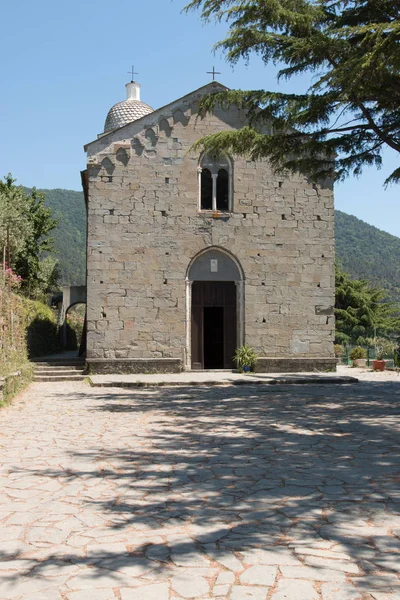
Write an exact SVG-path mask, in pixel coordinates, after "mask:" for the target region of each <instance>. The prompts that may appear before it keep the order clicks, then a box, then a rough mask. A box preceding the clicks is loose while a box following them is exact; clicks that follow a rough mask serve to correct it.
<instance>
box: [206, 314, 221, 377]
mask: <svg viewBox="0 0 400 600" xmlns="http://www.w3.org/2000/svg"><path fill="white" fill-rule="evenodd" d="M203 310H204V313H203V322H204V331H203V344H204V368H205V369H223V368H224V308H223V306H205V307H204V309H203Z"/></svg>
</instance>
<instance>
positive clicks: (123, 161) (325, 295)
mask: <svg viewBox="0 0 400 600" xmlns="http://www.w3.org/2000/svg"><path fill="white" fill-rule="evenodd" d="M126 87H127V93H128V98H127V99H126V100H125V101H123V102H120V103H118V104H116V105H115V106H113V107H112V108H111V110H110V111H109V113H108V115H107V119H106V123H105V130H104V133H103V134H101V135H100V136H99V137H98V139H97V140H95V141H93V142H91V143H90V144H88V145H87V146H86V148H85V149H86V150H87V155H88V159H87V171H85V172H84V173H83V181H84V188H85V195H86V199H87V205H88V258H87V261H88V262H87V309H88V312H87V327H88V333H87V362H88V364H89V367H90V370H91V372H112V371H115V372H151V371H158V372H167V371H172V372H176V371H179V370H181V369H227V368H232V367H233V361H232V356H233V354H234V351H235V348H236V347H238V346H241V345H242V344H244V343H246V344H248V345H250V346H251V347H252V348H254V350H255V351H256V353H257V354H258V356H259V361H258V366H257V368H258V370H260V371H297V370H313V369H322V370H324V369H330V368H334V366H335V359H334V357H333V339H334V316H333V305H334V229H333V219H334V216H333V192H332V186H331V183H329V184H327V185H326V186H324V187H317V186H315V185H313V184H312V183H310V182H308V181H307V180H306V179H305V178H304V177H303V176H300V175H296V176H289V175H288V176H287V177H282V178H278V177H277V176H276V175H275V174H274V173H273V171H272V169H271V168H270V166H269V164H268V162H267V161H259V162H254V161H249V160H246V158H243V157H239V156H209V155H201V154H198V153H196V152H194V151H192V150H191V147H192V145H193V143H194V142H195V141H196V140H198V139H199V138H200V137H202V136H204V135H206V134H210V133H213V132H216V131H221V130H230V129H237V128H240V127H242V126H243V125H244V124H245V123H246V120H245V115H244V113H243V111H241V110H239V109H238V108H234V107H232V108H230V109H229V110H216V111H215V113H214V114H212V115H211V114H210V115H208V116H206V117H205V118H203V119H201V118H199V116H198V114H197V106H198V101H199V99H200V98H201V96H203V95H204V94H207V93H209V92H213V91H217V90H223V89H226V88H225V87H224V86H222V85H221V84H219V83H217V82H212V83H210V84H208V85H205V86H204V87H202V88H200V89H198V90H196V91H194V92H191V93H189V94H187V95H186V96H184V97H183V98H180V99H178V100H175V101H174V102H171V104H168V105H167V106H164V107H162V108H160V109H158V110H153V109H152V108H151V107H150V106H148V105H147V104H144V103H143V102H141V100H140V85H139V84H138V83H135V82H131V83H128V84H127V86H126Z"/></svg>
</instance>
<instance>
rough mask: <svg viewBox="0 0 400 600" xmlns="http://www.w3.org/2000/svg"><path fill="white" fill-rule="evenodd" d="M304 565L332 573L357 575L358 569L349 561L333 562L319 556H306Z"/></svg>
mask: <svg viewBox="0 0 400 600" xmlns="http://www.w3.org/2000/svg"><path fill="white" fill-rule="evenodd" d="M304 563H305V564H306V565H309V566H310V567H322V568H324V569H332V570H334V571H343V572H344V573H351V574H352V575H358V574H359V573H360V569H359V568H358V567H357V565H355V564H354V563H352V562H350V561H341V560H333V559H331V558H321V557H320V556H306V557H305V559H304Z"/></svg>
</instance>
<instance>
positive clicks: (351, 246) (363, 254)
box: [41, 189, 400, 301]
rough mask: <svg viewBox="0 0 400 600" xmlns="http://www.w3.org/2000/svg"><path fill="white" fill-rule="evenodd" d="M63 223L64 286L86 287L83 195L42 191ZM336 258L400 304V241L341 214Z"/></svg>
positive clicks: (59, 236) (59, 242)
mask: <svg viewBox="0 0 400 600" xmlns="http://www.w3.org/2000/svg"><path fill="white" fill-rule="evenodd" d="M41 191H43V192H45V193H46V204H47V205H48V206H50V207H51V208H52V209H53V212H54V214H55V216H56V217H57V218H59V220H60V224H59V226H58V229H57V230H56V232H55V234H54V239H55V246H56V249H57V252H58V254H57V257H58V259H59V261H60V266H61V272H62V283H63V284H64V285H84V283H85V270H86V264H85V249H86V209H85V202H84V199H83V193H82V192H74V191H71V190H61V189H57V190H41ZM335 216H336V225H335V233H336V256H337V258H338V259H339V260H340V262H341V263H342V265H343V268H344V270H345V271H347V272H348V273H350V275H351V276H352V277H353V278H354V279H368V280H369V281H371V282H372V283H373V284H376V285H378V286H380V287H383V288H385V289H387V290H388V293H389V295H390V297H391V298H392V299H393V300H397V301H400V238H398V237H396V236H394V235H390V234H389V233H386V232H385V231H381V230H380V229H377V228H376V227H373V226H372V225H368V223H364V221H361V220H360V219H357V218H356V217H353V216H351V215H348V214H346V213H344V212H341V211H339V210H337V211H336V212H335Z"/></svg>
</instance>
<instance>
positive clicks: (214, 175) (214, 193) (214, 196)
mask: <svg viewBox="0 0 400 600" xmlns="http://www.w3.org/2000/svg"><path fill="white" fill-rule="evenodd" d="M211 177H212V182H213V189H212V209H213V211H214V212H215V211H216V210H217V178H218V173H211Z"/></svg>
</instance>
